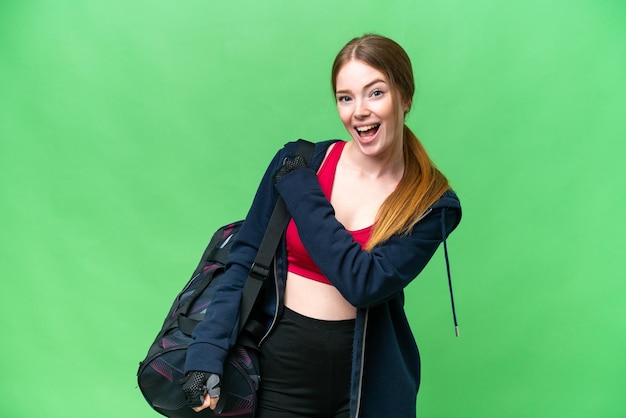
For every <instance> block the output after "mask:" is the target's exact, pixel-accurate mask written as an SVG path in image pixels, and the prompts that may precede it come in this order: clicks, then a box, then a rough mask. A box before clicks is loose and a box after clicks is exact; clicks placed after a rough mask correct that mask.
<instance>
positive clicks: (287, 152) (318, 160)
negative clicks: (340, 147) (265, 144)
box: [278, 139, 341, 169]
mask: <svg viewBox="0 0 626 418" xmlns="http://www.w3.org/2000/svg"><path fill="white" fill-rule="evenodd" d="M338 141H341V140H340V139H327V140H324V141H320V142H316V143H314V145H315V149H314V151H313V158H312V160H311V168H313V169H317V168H318V167H319V166H320V165H321V164H322V161H323V160H324V157H325V156H326V151H327V150H328V147H330V146H331V145H332V144H334V143H335V142H338ZM309 142H310V141H309ZM297 148H298V141H290V142H287V143H286V144H285V145H284V146H283V148H282V149H281V150H280V151H279V152H278V153H279V155H280V157H281V161H282V159H283V158H284V157H289V156H293V155H295V153H296V150H297Z"/></svg>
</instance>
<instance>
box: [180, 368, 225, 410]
mask: <svg viewBox="0 0 626 418" xmlns="http://www.w3.org/2000/svg"><path fill="white" fill-rule="evenodd" d="M180 383H181V384H182V385H183V392H184V393H185V399H186V400H187V405H189V406H190V407H191V408H195V407H196V406H202V404H204V395H206V394H208V395H209V396H210V397H211V398H219V397H220V377H219V376H218V375H216V374H215V373H208V372H191V373H189V374H188V375H187V376H185V377H183V378H182V379H181V380H180Z"/></svg>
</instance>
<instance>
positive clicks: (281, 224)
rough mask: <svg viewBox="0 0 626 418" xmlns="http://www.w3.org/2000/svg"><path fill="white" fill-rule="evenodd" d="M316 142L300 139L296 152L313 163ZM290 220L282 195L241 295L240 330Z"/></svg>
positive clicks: (309, 162) (268, 271)
mask: <svg viewBox="0 0 626 418" xmlns="http://www.w3.org/2000/svg"><path fill="white" fill-rule="evenodd" d="M314 148H315V144H313V143H312V142H309V141H306V140H304V139H299V140H298V145H297V149H296V154H297V155H300V156H301V157H303V158H304V159H305V161H306V163H307V165H310V164H311V159H312V158H313V150H314ZM288 221H289V212H288V211H287V207H286V206H285V202H284V201H283V199H282V197H280V196H279V197H278V200H277V202H276V206H274V210H273V212H272V216H271V218H270V221H269V223H268V225H267V230H266V231H265V235H264V236H263V240H262V241H261V245H260V246H259V251H258V252H257V255H256V257H255V259H254V263H252V267H251V268H250V271H249V273H248V279H247V280H246V284H245V285H244V288H243V295H242V297H241V308H240V311H239V330H240V331H241V330H242V329H243V328H244V326H245V325H246V322H247V321H248V318H249V317H250V313H251V312H252V308H253V307H254V304H255V303H256V300H257V298H258V296H259V292H260V291H261V286H262V285H263V283H264V282H265V279H267V277H268V276H269V273H270V268H271V265H272V260H273V259H274V255H275V254H276V249H277V248H278V243H279V242H280V239H281V238H282V236H283V232H284V231H285V228H286V227H287V222H288Z"/></svg>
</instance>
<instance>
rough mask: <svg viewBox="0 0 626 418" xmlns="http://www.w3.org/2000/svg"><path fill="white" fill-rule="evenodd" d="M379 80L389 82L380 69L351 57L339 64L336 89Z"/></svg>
mask: <svg viewBox="0 0 626 418" xmlns="http://www.w3.org/2000/svg"><path fill="white" fill-rule="evenodd" d="M376 81H381V82H384V83H387V84H389V80H388V79H387V76H385V74H383V73H382V72H381V71H380V70H378V69H376V68H374V67H372V66H371V65H369V64H367V63H365V62H364V61H361V60H358V59H351V60H350V61H348V62H346V63H345V64H344V65H342V66H341V68H340V69H339V72H337V80H336V88H337V90H338V91H339V90H345V89H350V90H351V89H357V88H360V87H364V86H367V85H369V84H371V83H373V82H376Z"/></svg>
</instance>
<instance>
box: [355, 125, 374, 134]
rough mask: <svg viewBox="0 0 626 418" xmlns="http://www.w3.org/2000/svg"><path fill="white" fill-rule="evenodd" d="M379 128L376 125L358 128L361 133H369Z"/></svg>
mask: <svg viewBox="0 0 626 418" xmlns="http://www.w3.org/2000/svg"><path fill="white" fill-rule="evenodd" d="M377 126H378V124H374V125H367V126H359V127H357V128H356V130H357V131H359V132H365V131H369V130H370V129H374V128H376V127H377Z"/></svg>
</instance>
